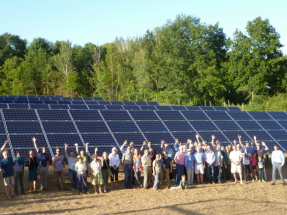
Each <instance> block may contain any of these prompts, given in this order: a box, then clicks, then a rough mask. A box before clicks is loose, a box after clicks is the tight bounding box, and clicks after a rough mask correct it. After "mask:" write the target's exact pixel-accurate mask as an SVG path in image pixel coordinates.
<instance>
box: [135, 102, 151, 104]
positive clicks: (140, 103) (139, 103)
mask: <svg viewBox="0 0 287 215" xmlns="http://www.w3.org/2000/svg"><path fill="white" fill-rule="evenodd" d="M135 103H136V105H148V104H147V103H146V102H135Z"/></svg>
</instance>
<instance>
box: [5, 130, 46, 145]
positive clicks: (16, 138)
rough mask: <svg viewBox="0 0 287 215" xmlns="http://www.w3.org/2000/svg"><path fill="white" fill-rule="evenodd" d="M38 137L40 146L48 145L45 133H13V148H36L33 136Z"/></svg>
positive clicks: (11, 137) (37, 141)
mask: <svg viewBox="0 0 287 215" xmlns="http://www.w3.org/2000/svg"><path fill="white" fill-rule="evenodd" d="M33 137H35V138H36V143H37V146H38V148H42V147H43V146H45V147H48V145H47V142H46V139H45V137H44V135H43V134H23V135H17V134H11V135H10V140H11V144H12V147H13V148H20V147H21V148H34V143H33V141H32V138H33ZM34 149H35V148H34Z"/></svg>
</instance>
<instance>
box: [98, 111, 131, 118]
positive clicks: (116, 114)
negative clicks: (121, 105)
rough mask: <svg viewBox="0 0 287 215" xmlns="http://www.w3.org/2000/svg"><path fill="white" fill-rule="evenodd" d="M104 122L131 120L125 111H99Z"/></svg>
mask: <svg viewBox="0 0 287 215" xmlns="http://www.w3.org/2000/svg"><path fill="white" fill-rule="evenodd" d="M101 114H102V115H103V117H104V119H105V120H131V118H130V116H129V114H128V113H127V112H126V111H120V110H119V111H117V110H101Z"/></svg>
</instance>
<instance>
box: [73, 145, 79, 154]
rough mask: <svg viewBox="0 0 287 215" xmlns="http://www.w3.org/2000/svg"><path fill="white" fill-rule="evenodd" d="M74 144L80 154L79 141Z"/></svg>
mask: <svg viewBox="0 0 287 215" xmlns="http://www.w3.org/2000/svg"><path fill="white" fill-rule="evenodd" d="M74 145H75V146H76V152H77V154H79V145H78V143H75V144H74Z"/></svg>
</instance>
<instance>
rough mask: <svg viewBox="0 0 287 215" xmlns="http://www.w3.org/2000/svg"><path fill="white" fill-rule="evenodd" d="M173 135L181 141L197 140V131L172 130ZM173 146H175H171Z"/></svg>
mask: <svg viewBox="0 0 287 215" xmlns="http://www.w3.org/2000/svg"><path fill="white" fill-rule="evenodd" d="M172 134H173V136H174V137H175V138H177V139H178V141H179V142H184V143H186V142H187V139H191V140H195V135H196V132H172ZM169 147H171V148H173V146H171V145H170V146H169Z"/></svg>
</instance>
